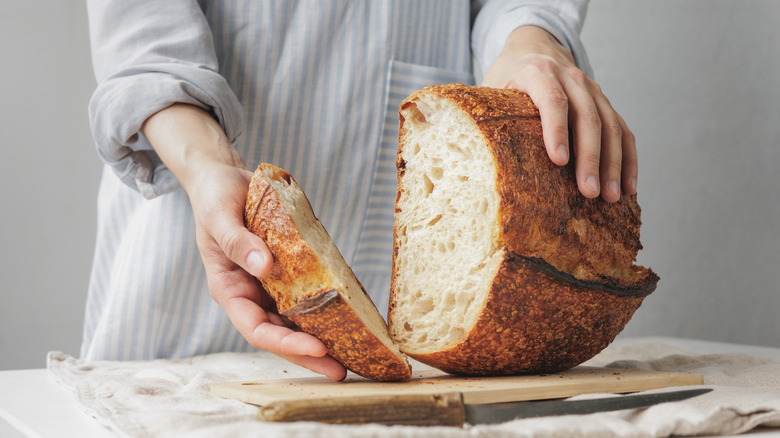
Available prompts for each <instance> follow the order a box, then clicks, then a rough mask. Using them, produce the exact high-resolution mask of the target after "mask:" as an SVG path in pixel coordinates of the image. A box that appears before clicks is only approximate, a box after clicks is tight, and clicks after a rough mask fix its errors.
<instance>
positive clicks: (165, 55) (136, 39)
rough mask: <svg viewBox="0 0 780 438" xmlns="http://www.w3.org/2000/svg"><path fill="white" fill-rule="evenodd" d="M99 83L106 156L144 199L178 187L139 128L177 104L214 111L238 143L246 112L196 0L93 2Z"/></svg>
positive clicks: (97, 123) (99, 124)
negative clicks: (221, 69)
mask: <svg viewBox="0 0 780 438" xmlns="http://www.w3.org/2000/svg"><path fill="white" fill-rule="evenodd" d="M88 12H89V25H90V40H91V46H92V57H93V65H94V69H95V76H96V79H97V83H98V85H97V88H96V90H95V92H94V94H93V95H92V99H91V100H90V103H89V119H90V125H91V129H92V135H93V137H94V139H95V142H96V145H97V149H98V153H99V155H100V157H101V158H102V160H103V161H104V162H105V163H107V164H108V165H110V166H111V167H112V169H113V170H114V172H115V173H116V174H117V176H118V177H119V178H120V179H121V180H122V181H123V182H124V183H125V184H127V185H129V186H130V187H133V188H134V189H136V190H138V191H139V192H141V193H142V194H143V196H144V197H146V198H154V197H156V196H159V195H162V194H164V193H168V192H171V191H173V190H175V189H177V188H178V187H179V182H178V180H177V179H176V177H175V176H174V175H173V174H172V173H171V172H170V171H169V170H168V169H167V168H166V167H165V165H164V164H163V163H162V162H161V161H160V158H159V157H158V156H157V154H156V153H155V152H154V150H153V148H152V146H151V145H150V144H149V142H148V141H147V140H146V139H145V138H144V136H143V135H142V134H141V133H140V132H139V130H140V129H141V125H142V124H143V123H144V121H145V120H146V119H147V118H148V117H149V116H151V115H152V114H154V113H155V112H157V111H160V110H162V109H164V108H166V107H168V106H170V105H172V104H174V103H177V102H179V103H188V104H192V105H196V106H198V107H201V108H203V109H205V110H207V111H209V112H210V113H211V114H212V115H213V117H214V118H215V119H216V120H217V121H218V122H219V123H220V125H221V126H222V128H223V129H224V130H225V133H226V134H227V136H228V138H229V139H230V141H231V142H232V141H235V139H236V138H237V137H238V136H239V134H240V133H241V130H242V127H243V126H242V124H243V121H242V111H241V105H240V103H239V102H238V99H237V98H236V96H235V94H234V93H233V91H232V90H231V89H230V87H229V86H228V84H227V81H225V79H224V78H223V77H222V76H221V75H220V74H219V70H218V65H217V58H216V54H215V52H214V43H213V38H212V34H211V30H210V28H209V26H208V23H207V22H206V19H205V16H204V14H203V11H202V9H201V8H200V6H199V5H198V2H197V1H196V0H132V1H126V0H89V1H88Z"/></svg>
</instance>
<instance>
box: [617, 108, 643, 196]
mask: <svg viewBox="0 0 780 438" xmlns="http://www.w3.org/2000/svg"><path fill="white" fill-rule="evenodd" d="M618 120H619V122H620V126H621V128H622V130H623V174H622V179H623V190H624V191H625V193H627V194H629V195H633V194H636V187H637V179H638V178H639V164H638V163H639V160H638V157H637V151H636V138H635V137H634V133H633V132H631V130H629V129H628V126H627V125H626V122H625V120H623V118H622V117H620V115H618Z"/></svg>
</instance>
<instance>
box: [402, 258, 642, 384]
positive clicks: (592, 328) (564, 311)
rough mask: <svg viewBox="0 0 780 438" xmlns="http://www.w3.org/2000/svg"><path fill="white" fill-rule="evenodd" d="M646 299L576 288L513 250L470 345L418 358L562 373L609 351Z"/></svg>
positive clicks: (496, 370)
mask: <svg viewBox="0 0 780 438" xmlns="http://www.w3.org/2000/svg"><path fill="white" fill-rule="evenodd" d="M643 299H644V296H625V297H620V296H616V295H613V294H610V293H606V292H604V291H603V290H598V289H596V290H594V289H585V288H581V287H579V286H577V285H572V284H571V283H569V282H566V281H561V280H559V279H556V278H554V277H552V276H550V275H547V274H545V273H544V272H542V271H540V270H539V269H537V267H536V266H535V265H534V264H533V262H531V261H529V260H527V259H525V258H523V257H519V256H517V255H515V254H511V253H508V252H507V253H505V255H504V262H503V263H502V265H501V268H500V269H499V272H498V275H496V277H495V279H494V280H493V285H492V288H491V292H490V294H489V296H488V300H487V302H486V303H485V307H484V308H483V310H482V313H481V314H480V316H479V318H478V321H477V323H476V324H475V325H474V327H473V329H472V330H471V332H470V333H469V334H468V335H467V336H466V337H465V339H464V340H463V341H462V342H460V343H458V344H457V345H455V346H454V347H452V348H450V349H448V350H443V351H439V352H436V353H434V354H429V355H411V356H412V357H414V358H415V359H417V360H419V361H420V362H423V363H426V364H428V365H431V366H434V367H436V368H439V369H441V370H443V371H445V372H448V373H453V374H479V375H502V374H517V373H527V374H530V373H545V372H555V371H561V370H565V369H568V368H571V367H573V366H576V365H578V364H580V363H582V362H584V361H586V360H588V359H590V358H591V357H593V356H594V355H595V354H596V353H598V352H599V351H601V350H602V349H604V348H605V347H606V346H607V345H609V343H610V342H612V340H614V338H615V336H617V335H618V333H620V331H621V330H622V329H623V327H624V326H625V324H626V323H627V322H628V321H629V319H631V316H632V315H633V314H634V312H635V311H636V309H637V308H639V306H640V304H642V300H643Z"/></svg>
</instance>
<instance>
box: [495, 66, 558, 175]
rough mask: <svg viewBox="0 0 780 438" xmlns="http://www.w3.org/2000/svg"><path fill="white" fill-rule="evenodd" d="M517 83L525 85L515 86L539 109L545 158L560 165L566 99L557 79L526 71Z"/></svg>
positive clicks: (544, 74)
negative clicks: (546, 156)
mask: <svg viewBox="0 0 780 438" xmlns="http://www.w3.org/2000/svg"><path fill="white" fill-rule="evenodd" d="M517 83H519V84H528V85H527V86H524V87H518V86H516V85H515V83H514V82H513V83H511V84H510V85H509V87H510V88H516V89H519V90H520V91H524V92H526V93H527V94H528V96H530V97H531V100H532V101H533V102H534V104H535V105H536V107H537V108H538V109H539V117H540V118H541V119H542V135H543V138H544V146H545V148H546V149H547V155H548V156H549V157H550V160H552V162H553V163H555V164H557V165H559V166H563V165H564V164H566V163H568V162H569V114H568V111H569V99H568V97H567V96H566V92H565V91H564V89H563V87H562V86H561V83H560V80H559V78H558V77H557V76H555V75H554V74H552V73H549V72H546V71H543V70H541V69H539V68H530V67H529V68H527V69H524V70H523V72H522V73H521V74H520V75H519V77H518V81H517Z"/></svg>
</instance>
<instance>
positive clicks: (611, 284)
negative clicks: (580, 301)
mask: <svg viewBox="0 0 780 438" xmlns="http://www.w3.org/2000/svg"><path fill="white" fill-rule="evenodd" d="M518 257H520V256H518ZM522 258H524V259H525V260H527V261H528V264H529V265H531V266H534V267H535V268H536V269H538V270H539V272H543V273H545V274H547V275H549V276H550V277H553V278H556V279H558V280H560V281H564V282H567V283H570V284H571V285H572V286H576V287H579V288H582V290H600V291H604V292H607V293H610V294H612V295H616V296H619V297H646V296H648V295H650V294H651V293H653V291H655V288H656V286H657V284H658V275H656V273H655V272H653V271H651V270H649V269H644V268H642V269H643V271H642V275H641V280H635V281H633V282H632V283H626V282H621V281H620V279H617V278H614V277H608V276H606V275H604V276H600V277H599V279H598V280H580V279H578V278H576V277H575V276H573V275H571V274H569V273H566V272H563V271H560V270H558V269H556V268H555V267H554V266H552V265H551V264H549V263H547V262H545V261H544V260H542V259H540V258H536V257H522Z"/></svg>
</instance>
